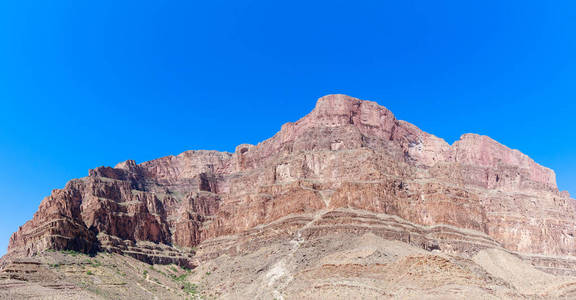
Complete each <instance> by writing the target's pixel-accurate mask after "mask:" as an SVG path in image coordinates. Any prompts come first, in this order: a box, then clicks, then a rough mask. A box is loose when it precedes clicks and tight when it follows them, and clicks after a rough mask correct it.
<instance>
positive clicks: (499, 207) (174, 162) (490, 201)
mask: <svg viewBox="0 0 576 300" xmlns="http://www.w3.org/2000/svg"><path fill="white" fill-rule="evenodd" d="M349 210H352V211H356V212H354V213H352V212H350V211H349ZM357 211H362V212H363V213H361V214H360V215H358V213H357ZM384 215H385V216H386V217H382V216H384ZM575 216H576V206H575V202H574V200H573V199H571V198H570V197H569V195H568V194H567V193H565V192H560V191H558V188H557V186H556V180H555V174H554V172H553V171H552V170H550V169H547V168H545V167H542V166H540V165H538V164H537V163H535V162H534V161H533V160H532V159H530V158H529V157H527V156H526V155H524V154H522V153H520V152H519V151H517V150H512V149H509V148H507V147H505V146H503V145H501V144H499V143H497V142H496V141H494V140H492V139H490V138H489V137H485V136H479V135H475V134H466V135H463V136H462V137H461V139H460V140H459V141H457V142H455V143H454V144H453V145H449V144H448V143H446V142H445V141H444V140H442V139H440V138H437V137H435V136H433V135H431V134H428V133H425V132H423V131H421V130H420V129H418V128H417V127H416V126H414V125H412V124H409V123H407V122H404V121H400V120H397V119H396V118H395V117H394V115H393V114H392V112H390V111H389V110H387V109H386V108H384V107H382V106H380V105H378V104H377V103H375V102H370V101H363V100H359V99H356V98H352V97H348V96H345V95H328V96H325V97H322V98H320V99H319V100H318V103H317V105H316V108H315V109H314V110H313V111H312V112H311V113H310V114H308V115H307V116H305V117H303V118H302V119H300V120H299V121H297V122H294V123H288V124H285V125H283V126H282V129H281V130H280V132H278V133H277V134H276V135H275V136H273V137H272V138H270V139H268V140H266V141H263V142H261V143H259V144H258V145H247V144H245V145H240V146H238V147H237V148H236V151H235V152H234V153H224V152H217V151H187V152H184V153H182V154H180V155H178V156H169V157H164V158H160V159H156V160H153V161H148V162H144V163H141V164H136V163H135V162H134V161H126V162H123V163H120V164H118V165H117V166H116V167H114V168H110V167H100V168H96V169H94V170H90V172H89V176H88V177H85V178H81V179H75V180H72V181H70V182H69V183H68V184H67V185H66V187H65V188H64V189H62V190H55V191H53V193H52V194H51V195H50V196H49V197H47V198H45V199H44V201H42V203H41V205H40V207H39V209H38V212H37V213H36V214H35V215H34V218H33V219H32V220H31V221H29V222H27V223H26V224H24V225H23V226H22V227H21V228H20V229H19V230H18V232H16V233H15V234H14V235H13V236H12V238H11V239H10V245H9V249H8V256H9V257H10V256H22V255H24V256H32V255H35V254H38V253H41V252H42V251H44V250H46V249H56V250H62V249H71V250H77V251H81V252H85V253H91V252H96V251H102V250H104V251H110V252H116V253H120V254H125V255H130V256H133V257H135V258H137V259H140V260H142V261H145V262H150V263H161V264H169V263H177V264H180V265H182V266H189V267H190V266H195V265H197V264H198V263H200V262H201V261H203V260H206V259H210V258H214V257H217V256H219V255H221V254H223V253H227V254H233V253H239V252H242V251H250V249H253V248H254V247H257V246H255V245H257V243H258V242H256V241H260V242H261V243H266V241H269V240H282V239H288V240H289V239H293V238H294V237H295V235H296V234H304V236H306V237H310V236H315V237H321V236H326V235H330V234H334V233H339V234H341V233H343V232H348V233H351V232H358V233H366V232H372V233H376V234H378V235H379V236H380V237H385V238H386V239H394V240H401V241H404V242H407V243H410V244H412V245H416V246H418V247H421V248H424V249H427V250H442V251H446V252H450V253H452V252H453V253H469V254H470V255H474V254H475V253H477V252H478V251H481V250H482V249H486V248H494V247H501V248H503V249H506V250H508V251H512V252H519V253H522V254H523V255H526V256H527V257H528V256H530V257H531V256H533V255H545V256H576V237H575V235H576V232H575V228H576V227H575V225H576V224H575V222H576V221H575V220H576V219H575ZM392 223H394V224H399V225H393V226H392V225H390V224H392ZM407 224H411V225H407ZM386 226H388V227H386ZM390 226H392V227H390ZM384 227H386V228H395V229H390V230H384V229H383V228H384ZM255 243H256V244H255ZM197 249H199V250H197ZM196 251H198V254H196V255H195V252H196ZM534 261H541V260H534ZM544 261H545V260H544ZM547 264H548V265H550V262H549V261H548V262H547ZM568 264H569V263H568ZM552 269H554V268H552ZM549 271H550V270H549ZM552 271H554V270H552Z"/></svg>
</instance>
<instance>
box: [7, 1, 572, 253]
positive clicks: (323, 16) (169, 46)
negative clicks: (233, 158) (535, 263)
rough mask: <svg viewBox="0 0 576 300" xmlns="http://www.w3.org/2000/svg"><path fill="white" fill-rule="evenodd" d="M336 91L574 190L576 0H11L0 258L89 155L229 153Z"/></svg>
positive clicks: (108, 160) (116, 158) (90, 164)
mask: <svg viewBox="0 0 576 300" xmlns="http://www.w3.org/2000/svg"><path fill="white" fill-rule="evenodd" d="M330 93H344V94H348V95H351V96H355V97H358V98H362V99H369V100H374V101H377V102H378V103H380V104H382V105H384V106H387V107H388V108H389V109H391V110H392V111H393V112H394V113H395V114H396V116H397V117H398V118H399V119H403V120H407V121H409V122H412V123H414V124H416V125H418V126H419V127H420V128H422V129H423V130H425V131H428V132H430V133H433V134H435V135H437V136H439V137H442V138H444V139H446V140H447V141H448V142H450V143H452V142H453V141H454V140H456V139H458V137H459V136H460V135H461V134H463V133H468V132H474V133H479V134H485V135H489V136H491V137H493V138H494V139H496V140H498V141H500V142H501V143H503V144H505V145H507V146H509V147H511V148H516V149H519V150H520V151H522V152H524V153H526V154H528V155H529V156H531V157H532V158H534V159H535V160H536V161H537V162H539V163H541V164H543V165H545V166H547V167H550V168H553V169H554V170H556V173H557V175H558V182H559V186H560V188H561V189H563V190H569V191H571V192H572V193H573V194H576V155H575V154H576V153H575V150H574V149H575V147H576V125H575V121H574V120H575V118H574V115H575V113H576V102H575V100H576V4H575V2H574V1H573V0H566V1H526V0H523V1H519V0H510V1H501V0H486V1H462V0H454V1H442V0H438V1H428V0H422V1H418V0H412V1H362V0H358V1H337V0H331V1H269V0H267V1H221V0H211V1H184V0H182V1H144V0H139V1H108V0H101V1H77V0H69V1H67V0H57V1H49V0H39V1H33V0H30V1H26V0H22V1H2V2H1V3H0V255H1V254H3V253H4V251H5V248H6V247H7V244H8V239H9V236H10V234H11V233H12V232H14V231H16V230H17V229H18V226H20V225H22V224H23V223H24V222H25V221H26V220H28V219H30V218H31V217H32V215H33V213H34V212H35V211H36V209H37V207H38V204H39V203H40V201H41V200H42V198H43V197H45V196H47V195H49V194H50V191H51V190H52V189H55V188H62V187H63V186H64V184H65V183H66V182H67V181H68V180H70V179H72V178H77V177H83V176H86V175H87V174H88V169H90V168H94V167H97V166H101V165H115V164H116V163H117V162H120V161H123V160H126V159H134V160H136V161H137V162H142V161H146V160H150V159H154V158H157V157H161V156H165V155H170V154H178V153H180V152H182V151H185V150H189V149H216V150H226V151H233V150H234V148H235V146H236V145H237V144H240V143H257V142H259V141H262V140H263V139H265V138H267V137H270V136H272V135H273V134H274V133H275V132H276V131H278V130H279V129H280V126H281V125H282V124H283V123H285V122H288V121H295V120H297V119H298V118H300V117H302V116H304V115H305V114H306V113H308V112H309V111H310V110H311V109H312V108H313V107H314V105H315V102H316V99H317V98H318V97H320V96H323V95H325V94H330Z"/></svg>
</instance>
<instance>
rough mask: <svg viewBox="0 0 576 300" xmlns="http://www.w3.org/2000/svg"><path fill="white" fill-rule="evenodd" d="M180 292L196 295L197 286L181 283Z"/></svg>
mask: <svg viewBox="0 0 576 300" xmlns="http://www.w3.org/2000/svg"><path fill="white" fill-rule="evenodd" d="M182 290H183V291H184V292H186V293H188V294H190V295H193V296H194V295H196V294H197V293H198V286H197V285H195V284H193V283H190V282H183V283H182Z"/></svg>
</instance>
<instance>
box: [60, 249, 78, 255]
mask: <svg viewBox="0 0 576 300" xmlns="http://www.w3.org/2000/svg"><path fill="white" fill-rule="evenodd" d="M61 252H62V253H64V254H67V255H71V256H78V255H80V254H82V253H80V252H78V251H75V250H62V251H61Z"/></svg>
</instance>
